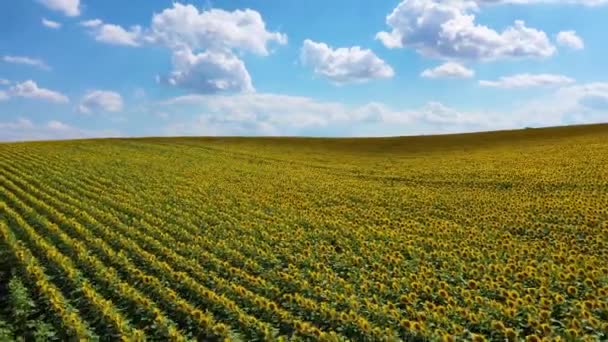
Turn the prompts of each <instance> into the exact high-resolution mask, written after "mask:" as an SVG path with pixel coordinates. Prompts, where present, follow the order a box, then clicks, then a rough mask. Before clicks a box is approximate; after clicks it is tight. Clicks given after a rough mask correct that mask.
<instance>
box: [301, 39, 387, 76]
mask: <svg viewBox="0 0 608 342" xmlns="http://www.w3.org/2000/svg"><path fill="white" fill-rule="evenodd" d="M300 60H301V61H302V63H303V64H304V65H307V66H311V67H312V68H313V70H314V72H315V74H318V75H321V76H323V77H325V78H327V79H329V80H331V81H333V82H335V83H337V84H345V83H361V82H366V81H369V80H371V79H377V78H390V77H393V76H394V74H395V73H394V71H393V68H392V67H391V66H390V65H388V64H387V63H386V62H385V61H383V60H382V59H380V58H378V56H376V55H375V54H374V53H373V52H372V51H371V50H368V49H362V48H361V47H359V46H353V47H349V48H337V49H333V48H332V47H330V46H328V45H327V44H325V43H318V42H314V41H312V40H310V39H306V40H305V41H304V43H303V45H302V48H301V51H300Z"/></svg>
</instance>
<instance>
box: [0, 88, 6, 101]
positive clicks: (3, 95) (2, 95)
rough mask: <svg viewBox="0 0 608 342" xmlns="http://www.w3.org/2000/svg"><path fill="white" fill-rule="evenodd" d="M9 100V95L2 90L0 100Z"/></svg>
mask: <svg viewBox="0 0 608 342" xmlns="http://www.w3.org/2000/svg"><path fill="white" fill-rule="evenodd" d="M6 100H8V95H7V94H6V92H4V91H2V90H0V101H6Z"/></svg>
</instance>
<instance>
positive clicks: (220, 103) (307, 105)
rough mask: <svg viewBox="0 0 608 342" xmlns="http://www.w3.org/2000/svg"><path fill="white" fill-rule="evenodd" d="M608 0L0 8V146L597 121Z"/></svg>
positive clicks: (44, 2)
mask: <svg viewBox="0 0 608 342" xmlns="http://www.w3.org/2000/svg"><path fill="white" fill-rule="evenodd" d="M607 17H608V0H565V1H558V0H472V1H454V0H445V1H439V0H403V1H387V0H377V1H373V2H371V1H363V0H350V1H345V0H335V1H317V0H308V1H291V0H288V1H267V0H255V1H254V0H249V1H245V0H242V1H191V2H173V1H144V0H133V1H128V2H125V1H118V0H105V1H100V0H97V1H93V0H80V1H79V0H24V1H4V2H2V3H0V140H29V139H59V138H75V137H94V136H150V135H154V136H171V135H311V136H386V135H411V134H431V133H444V132H462V131H478V130H492V129H505V128H519V127H526V126H550V125H561V124H575V123H592V122H606V121H608V68H606V67H605V61H606V60H608V46H607V45H606V44H605V42H606V40H605V39H606V38H605V32H608V22H607V21H606V20H605V18H607Z"/></svg>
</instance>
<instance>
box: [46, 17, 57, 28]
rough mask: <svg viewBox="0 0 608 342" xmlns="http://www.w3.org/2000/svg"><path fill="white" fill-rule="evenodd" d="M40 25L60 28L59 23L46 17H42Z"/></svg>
mask: <svg viewBox="0 0 608 342" xmlns="http://www.w3.org/2000/svg"><path fill="white" fill-rule="evenodd" d="M42 25H44V26H46V27H48V28H51V29H59V28H61V23H59V22H56V21H52V20H49V19H46V18H42Z"/></svg>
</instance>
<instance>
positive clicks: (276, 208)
mask: <svg viewBox="0 0 608 342" xmlns="http://www.w3.org/2000/svg"><path fill="white" fill-rule="evenodd" d="M0 248H1V252H2V260H3V261H4V262H3V264H2V265H1V266H0V267H2V270H0V284H1V286H0V304H1V305H0V307H2V308H5V309H0V337H2V334H5V335H6V336H13V337H14V336H27V337H30V338H32V337H33V334H34V333H37V332H39V331H43V332H45V331H47V330H48V331H50V332H51V333H49V336H51V335H53V336H55V338H56V339H57V340H65V339H68V338H78V337H80V338H85V339H96V338H98V337H100V338H101V339H102V340H115V339H117V338H118V337H124V338H126V339H128V340H143V339H144V337H146V336H147V339H148V340H150V339H158V340H167V339H170V340H188V339H197V338H198V339H209V340H221V339H223V338H229V339H233V340H246V341H250V340H264V339H267V340H276V339H279V338H293V339H294V340H325V341H340V340H347V339H348V340H357V341H359V340H367V341H379V340H382V339H386V340H416V339H423V338H430V339H432V340H436V339H440V338H445V339H447V340H450V338H453V339H455V340H461V339H473V340H483V339H489V340H504V339H505V338H507V339H510V340H518V339H524V338H525V337H526V336H528V338H529V339H530V340H533V341H534V340H535V338H538V339H536V340H537V341H540V338H541V337H547V338H556V337H558V336H560V337H565V338H570V339H572V340H578V339H582V338H583V336H585V337H586V338H596V339H600V340H605V339H608V267H607V266H606V260H608V125H589V126H571V127H555V128H542V129H541V128H539V129H536V128H535V129H526V130H518V131H501V132H484V133H470V134H454V135H440V136H419V137H392V138H358V139H355V138H352V139H328V138H237V137H218V138H190V137H180V138H134V139H94V140H73V141H48V142H26V143H10V144H0ZM11 279H13V283H12V284H13V285H12V286H8V283H9V281H10V280H11ZM15 284H17V285H15ZM15 288H19V289H21V292H19V291H17V290H15ZM17 292H19V293H21V294H19V295H16V294H15V293H17ZM16 297H19V298H22V299H23V298H25V297H27V298H29V299H28V301H30V302H31V303H30V304H31V305H25V306H26V307H27V308H26V309H25V310H26V312H27V314H26V315H23V314H21V316H19V315H18V314H16V312H22V311H19V310H17V309H18V308H19V307H20V306H19V305H17V304H15V303H19V300H15V298H16ZM17 318H19V319H17ZM3 322H4V323H3ZM28 322H29V323H31V322H34V323H35V324H34V325H35V326H36V328H35V329H28V328H26V325H27V324H28ZM45 329H46V330H45ZM41 334H42V333H41ZM0 339H1V338H0Z"/></svg>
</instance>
